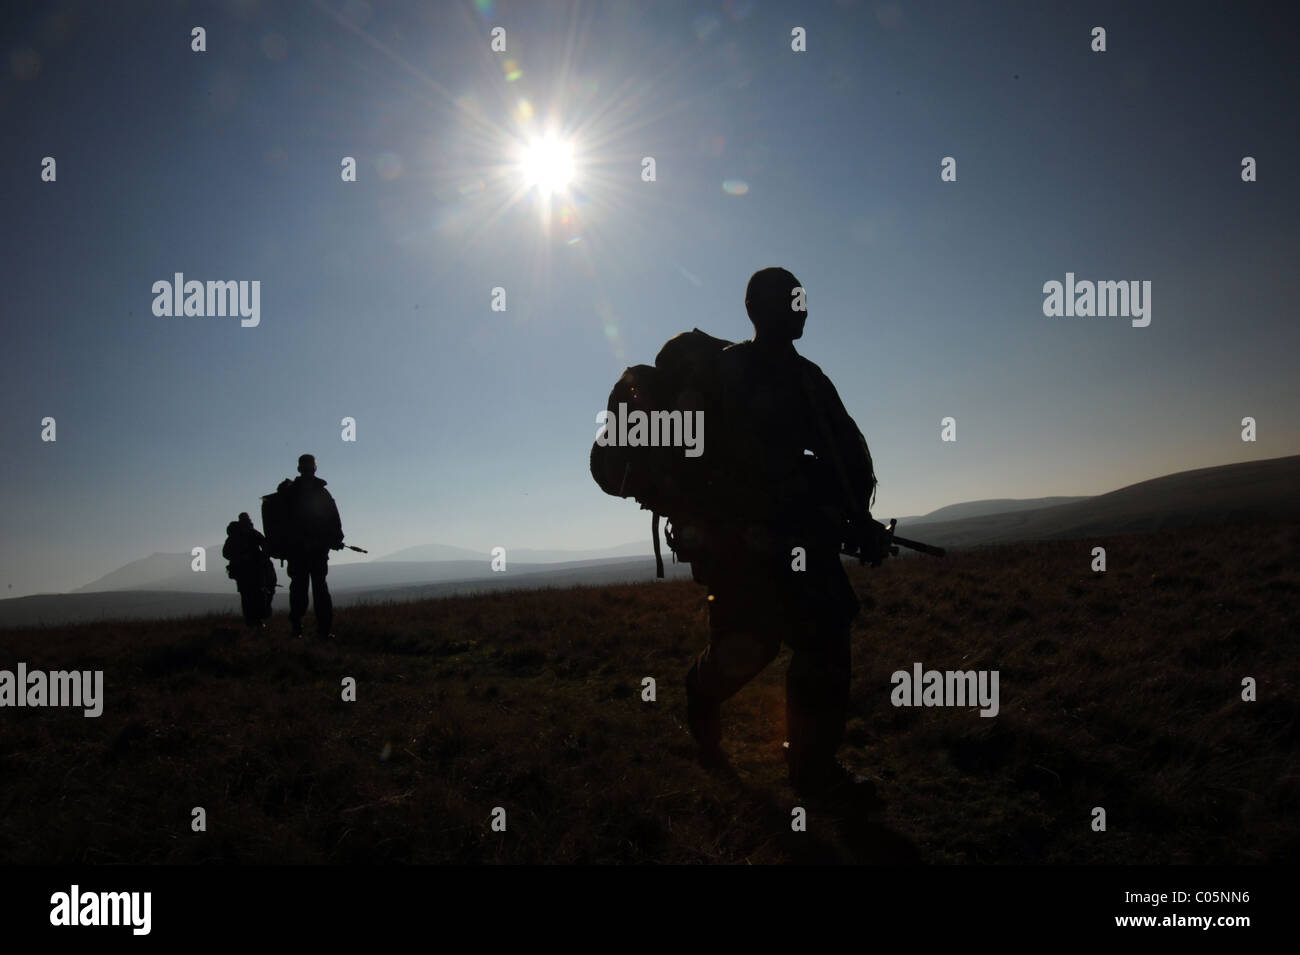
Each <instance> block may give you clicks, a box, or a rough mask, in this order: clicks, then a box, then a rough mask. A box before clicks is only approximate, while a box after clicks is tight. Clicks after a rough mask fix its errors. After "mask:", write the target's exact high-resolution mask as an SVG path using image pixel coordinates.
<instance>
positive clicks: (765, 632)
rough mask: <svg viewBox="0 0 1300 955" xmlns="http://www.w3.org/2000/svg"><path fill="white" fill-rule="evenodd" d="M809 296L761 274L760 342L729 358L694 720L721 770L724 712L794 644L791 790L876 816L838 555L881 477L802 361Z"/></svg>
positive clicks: (848, 421) (788, 277)
mask: <svg viewBox="0 0 1300 955" xmlns="http://www.w3.org/2000/svg"><path fill="white" fill-rule="evenodd" d="M796 290H798V291H799V293H800V294H802V289H800V288H799V281H798V280H797V279H796V278H795V277H794V276H793V275H792V274H791V273H789V272H787V271H786V270H785V269H775V268H769V269H763V270H761V271H758V272H756V273H754V275H753V277H752V278H751V279H750V280H749V285H748V287H747V288H746V290H745V308H746V311H747V312H748V313H749V317H750V320H751V321H752V322H753V323H754V330H755V335H754V339H753V340H752V341H745V342H739V343H737V344H735V345H732V346H730V347H728V348H726V349H725V350H724V351H723V352H722V353H721V355H720V357H719V363H718V380H717V383H716V387H717V391H716V398H717V403H716V408H715V411H714V417H713V418H712V419H711V420H709V421H708V425H709V428H708V434H709V435H710V437H709V439H708V440H709V443H708V444H706V446H705V452H704V457H705V458H706V459H709V467H710V470H711V472H712V474H713V477H712V478H711V484H712V486H713V488H714V489H715V490H716V491H717V492H718V493H717V494H716V500H714V501H712V502H711V508H710V509H711V511H712V513H713V514H714V515H716V518H715V519H711V520H710V521H709V522H708V524H707V525H705V526H704V527H702V528H701V529H700V532H701V534H702V535H703V539H704V540H706V541H710V542H711V543H710V544H709V546H708V551H707V558H706V559H704V560H701V561H693V562H692V563H693V570H694V572H695V573H696V576H697V579H698V580H702V581H703V582H705V583H707V584H708V585H709V590H710V594H709V633H710V643H709V646H708V647H706V648H705V650H704V652H703V653H701V654H700V656H699V658H698V659H697V660H696V662H695V665H694V666H693V667H692V668H691V670H690V672H689V673H688V674H687V677H686V690H687V701H688V703H687V719H688V722H689V724H690V728H691V732H692V734H693V735H694V736H695V738H696V740H697V741H698V742H699V744H700V747H701V750H702V755H703V756H704V757H706V759H710V758H711V759H716V758H718V757H720V755H721V751H720V749H719V745H720V743H721V738H722V724H721V711H720V705H721V704H722V702H723V701H725V700H726V699H728V698H729V697H731V696H732V695H733V694H735V693H736V692H737V691H738V690H739V689H740V688H741V687H743V686H744V685H745V684H746V683H748V682H749V681H750V680H751V679H753V678H754V677H755V676H756V675H757V674H758V673H759V672H760V671H761V670H762V669H763V668H764V667H766V666H767V664H768V663H770V662H771V661H772V660H773V659H774V658H775V657H776V655H777V653H778V652H780V649H781V643H782V641H783V640H784V641H785V642H786V643H787V644H788V645H789V646H790V647H791V649H792V650H793V657H792V659H791V661H790V669H789V671H788V672H787V674H786V724H787V727H786V728H787V733H788V738H789V746H788V752H787V760H788V763H789V769H790V781H791V783H792V785H793V786H794V788H795V789H796V790H798V791H800V792H804V793H810V794H821V795H828V796H829V795H836V796H845V795H851V796H853V797H855V798H858V799H861V800H862V801H863V802H866V803H869V802H871V801H873V800H874V788H873V787H872V786H871V785H870V783H869V781H868V780H866V779H864V778H862V777H858V776H854V775H853V774H852V773H850V772H849V771H848V770H846V769H845V768H844V767H843V766H841V765H840V763H839V762H838V761H837V760H836V758H835V752H836V750H837V749H838V747H839V744H840V741H841V738H842V737H843V733H844V724H845V720H846V718H847V713H848V701H849V679H850V669H849V642H850V638H849V635H850V625H851V622H852V620H853V618H854V617H855V616H856V615H857V612H858V601H857V597H856V596H855V594H854V592H853V588H852V586H851V585H850V584H849V580H848V576H847V575H846V574H845V572H844V567H843V565H842V563H841V561H840V556H839V554H840V544H841V542H842V540H843V539H845V534H844V531H845V526H846V521H847V520H848V519H849V518H850V516H851V515H853V514H855V513H856V514H859V515H869V513H870V511H869V505H870V499H871V496H872V494H873V492H874V490H875V486H876V478H875V472H874V469H873V466H872V461H871V453H870V451H869V450H868V449H867V443H866V441H865V440H864V439H863V437H862V433H861V432H860V431H859V430H858V428H857V425H856V424H854V422H853V419H852V418H851V417H849V415H848V412H846V411H845V410H844V405H843V404H842V403H841V402H840V398H839V395H838V394H837V393H836V391H835V387H834V385H832V384H831V382H830V379H828V378H827V377H826V376H825V375H824V374H822V372H821V370H820V369H819V368H818V367H817V366H816V365H815V364H813V363H812V362H810V361H808V360H807V359H805V358H802V357H801V356H800V355H799V354H798V353H797V352H796V351H795V349H794V344H793V342H794V340H795V339H797V338H799V337H801V336H802V335H803V326H804V321H805V318H806V311H797V310H795V309H794V308H793V307H792V306H794V305H795V304H796V299H795V294H794V293H795V292H796ZM715 421H716V424H715ZM807 452H811V453H807ZM837 459H838V460H837ZM850 494H851V495H852V497H853V498H854V499H853V500H848V499H847V498H848V496H849V495H850ZM868 523H870V524H871V525H872V527H873V528H878V527H879V525H877V524H875V523H874V522H868ZM869 533H871V534H872V535H873V539H872V540H871V541H870V542H868V543H869V550H870V551H871V552H872V553H878V552H879V551H880V549H881V548H883V546H884V542H883V541H882V540H879V539H877V538H876V537H875V536H874V535H876V534H877V533H883V528H881V529H880V532H877V531H875V530H872V531H870V532H869ZM796 547H799V548H803V551H804V553H805V555H806V569H805V570H796V569H794V568H795V566H796V565H797V554H796V552H795V551H794V548H796ZM853 784H859V785H856V786H855V785H853Z"/></svg>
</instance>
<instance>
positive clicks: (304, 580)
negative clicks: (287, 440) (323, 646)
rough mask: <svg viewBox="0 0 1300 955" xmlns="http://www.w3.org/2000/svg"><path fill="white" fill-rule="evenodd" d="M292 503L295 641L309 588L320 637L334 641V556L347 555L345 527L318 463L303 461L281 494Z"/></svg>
mask: <svg viewBox="0 0 1300 955" xmlns="http://www.w3.org/2000/svg"><path fill="white" fill-rule="evenodd" d="M278 490H280V491H281V492H283V493H287V494H288V497H289V521H290V529H289V541H288V552H289V556H288V562H289V568H288V572H289V622H290V623H291V624H292V626H293V635H294V636H295V637H301V636H302V618H303V617H304V616H305V615H306V613H307V585H308V583H310V584H311V593H312V609H313V610H314V611H315V614H316V632H317V634H318V635H319V636H321V637H333V636H334V633H333V629H332V628H333V625H334V605H333V602H332V601H331V600H330V591H329V585H328V584H326V582H325V575H326V574H328V573H329V552H330V551H331V550H342V549H343V523H342V521H340V519H339V509H338V506H337V505H336V504H335V503H334V498H333V497H332V496H331V495H330V493H329V491H327V490H325V482H324V481H323V480H321V479H320V478H318V477H316V458H315V457H313V456H312V455H310V454H304V455H302V456H301V457H299V458H298V477H296V478H294V479H293V480H292V481H289V480H285V481H284V482H282V483H281V485H280V487H279V489H278Z"/></svg>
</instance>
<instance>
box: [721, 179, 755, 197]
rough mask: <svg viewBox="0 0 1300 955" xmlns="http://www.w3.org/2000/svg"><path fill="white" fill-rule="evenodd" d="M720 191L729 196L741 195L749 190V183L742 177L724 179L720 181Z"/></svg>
mask: <svg viewBox="0 0 1300 955" xmlns="http://www.w3.org/2000/svg"><path fill="white" fill-rule="evenodd" d="M722 191H723V192H725V193H726V194H727V195H729V196H743V195H744V194H745V193H747V192H749V183H747V182H745V180H743V179H724V180H723V181H722Z"/></svg>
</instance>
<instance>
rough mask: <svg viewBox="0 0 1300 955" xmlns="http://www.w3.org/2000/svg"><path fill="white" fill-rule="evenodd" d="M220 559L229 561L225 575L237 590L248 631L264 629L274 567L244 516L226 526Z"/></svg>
mask: <svg viewBox="0 0 1300 955" xmlns="http://www.w3.org/2000/svg"><path fill="white" fill-rule="evenodd" d="M221 556H222V557H224V558H226V560H228V561H230V564H229V565H228V566H227V567H226V573H227V574H229V575H230V577H231V578H232V579H233V580H234V581H235V586H236V587H237V588H238V589H239V600H240V604H241V605H242V607H243V611H244V623H245V624H247V625H248V627H250V628H252V627H261V628H262V629H263V630H265V629H266V623H265V621H266V618H267V617H269V616H271V598H272V597H273V596H275V566H274V565H273V564H272V563H271V558H270V556H269V555H268V554H267V553H266V538H265V537H263V536H262V535H261V534H260V533H259V532H258V530H257V528H255V527H254V526H253V519H252V518H251V517H249V516H248V514H247V513H243V514H240V515H239V520H237V521H231V522H230V523H229V524H227V525H226V543H225V545H224V546H223V547H222V548H221Z"/></svg>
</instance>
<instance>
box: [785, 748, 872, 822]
mask: <svg viewBox="0 0 1300 955" xmlns="http://www.w3.org/2000/svg"><path fill="white" fill-rule="evenodd" d="M785 748H786V764H787V766H788V767H789V770H790V788H792V789H793V790H794V791H795V792H797V793H798V794H799V795H801V796H804V797H805V798H808V799H817V800H821V801H823V802H826V803H829V804H831V805H833V806H836V807H838V808H842V809H860V810H863V811H868V812H869V811H872V810H875V809H880V808H882V807H883V806H884V801H883V800H882V799H881V798H880V794H879V793H878V792H876V784H875V782H874V781H873V780H871V779H870V778H869V777H867V776H863V775H861V774H859V773H855V772H853V771H852V770H851V769H849V768H848V767H847V766H845V765H844V764H843V763H841V762H840V761H839V760H837V759H836V758H835V757H834V756H830V755H827V754H825V753H817V752H811V753H810V752H806V751H805V752H802V753H800V752H799V751H798V750H796V749H795V748H794V747H792V746H791V745H790V743H789V742H786V743H785Z"/></svg>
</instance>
